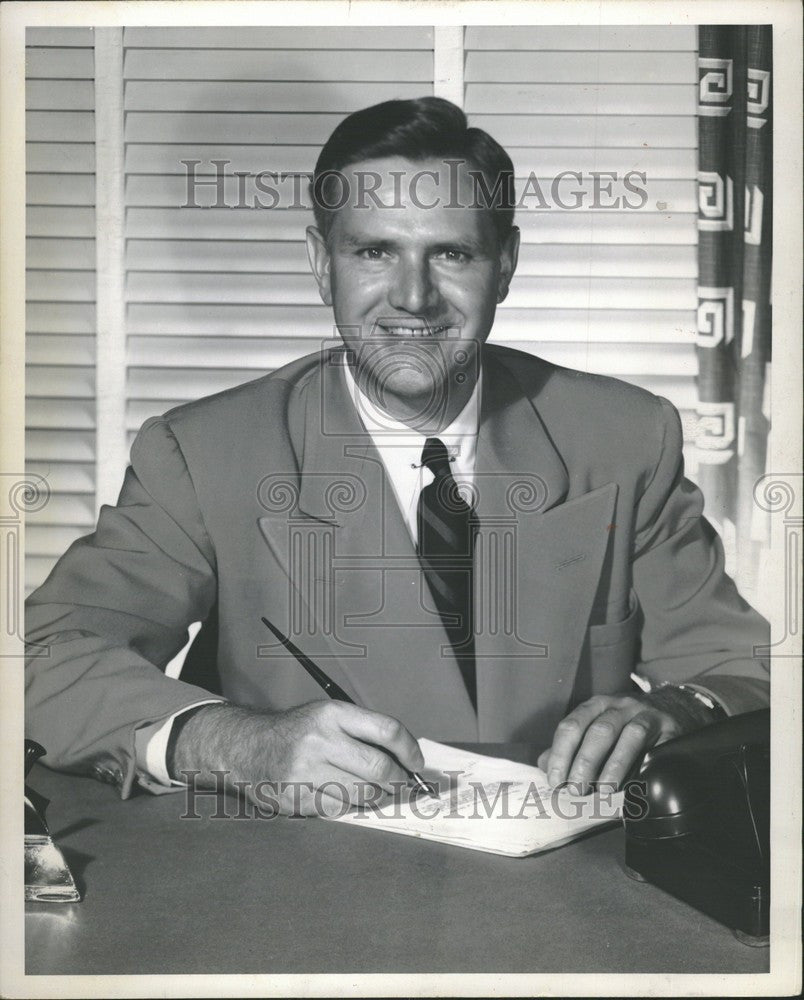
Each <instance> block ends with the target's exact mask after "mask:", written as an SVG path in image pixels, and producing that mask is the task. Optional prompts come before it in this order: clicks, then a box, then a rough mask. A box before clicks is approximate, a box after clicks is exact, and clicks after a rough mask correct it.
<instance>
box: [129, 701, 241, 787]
mask: <svg viewBox="0 0 804 1000" xmlns="http://www.w3.org/2000/svg"><path fill="white" fill-rule="evenodd" d="M221 704H224V700H223V699H222V698H207V699H206V700H205V701H196V702H193V704H192V705H187V706H186V707H185V708H182V709H180V710H179V711H178V712H174V713H173V715H171V716H170V717H169V718H168V719H165V720H164V721H163V722H155V723H152V724H151V725H150V726H141V727H140V728H139V729H137V731H136V732H135V734H134V747H135V755H136V763H137V780H138V782H139V783H140V784H141V785H142V786H143V788H147V789H148V791H150V792H155V793H157V794H159V793H160V792H166V791H170V790H171V789H173V788H183V787H184V785H185V782H183V781H176V780H175V779H174V778H171V777H170V775H169V774H168V769H167V746H168V740H169V739H170V733H171V730H172V729H173V723H174V722H175V720H176V719H177V718H178V717H179V716H180V715H184V714H185V712H190V711H192V710H193V709H194V708H200V707H201V706H202V705H221Z"/></svg>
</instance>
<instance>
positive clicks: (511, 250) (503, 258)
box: [497, 226, 519, 302]
mask: <svg viewBox="0 0 804 1000" xmlns="http://www.w3.org/2000/svg"><path fill="white" fill-rule="evenodd" d="M518 260H519V227H518V226H511V232H510V233H509V234H508V236H506V238H505V240H503V243H502V246H501V247H500V277H499V279H498V284H497V302H502V301H503V300H504V299H505V297H506V296H507V295H508V286H509V285H510V284H511V278H513V276H514V271H516V265H517V261H518Z"/></svg>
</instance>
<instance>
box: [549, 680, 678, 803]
mask: <svg viewBox="0 0 804 1000" xmlns="http://www.w3.org/2000/svg"><path fill="white" fill-rule="evenodd" d="M682 731H683V729H682V726H681V725H680V724H679V723H678V722H677V721H676V720H675V719H674V718H673V717H672V716H671V715H669V714H668V713H667V712H663V711H661V710H660V709H658V708H654V707H653V706H652V705H650V704H648V703H646V702H645V701H641V700H640V699H639V698H633V697H630V696H628V695H624V696H622V697H615V696H612V695H595V697H593V698H590V699H589V700H588V701H585V702H583V704H581V705H579V706H578V707H577V708H576V709H574V710H573V711H572V712H570V714H569V715H568V716H567V717H566V718H565V719H562V720H561V722H560V723H559V724H558V726H557V728H556V732H555V736H554V737H553V745H552V746H551V747H550V748H549V749H548V750H545V751H544V753H543V754H542V755H541V756H540V757H539V761H538V763H539V767H540V768H542V770H543V771H546V772H547V778H548V781H549V782H550V784H551V785H552V786H553V787H555V786H556V785H559V784H561V783H562V782H564V781H568V782H569V788H570V790H577V791H578V793H579V794H581V795H585V794H586V793H587V792H589V791H591V788H590V782H593V781H594V782H597V783H599V784H602V785H603V784H604V785H608V786H612V785H616V786H617V787H619V786H620V785H621V784H622V782H623V781H624V780H625V778H626V776H627V774H628V772H629V771H630V770H631V768H632V767H633V765H634V764H635V763H636V761H637V760H638V759H639V758H640V757H642V755H643V754H644V753H645V752H646V751H647V750H649V749H650V748H651V747H653V746H656V745H657V744H659V743H664V742H665V740H669V739H672V738H673V737H674V736H680V735H681V733H682Z"/></svg>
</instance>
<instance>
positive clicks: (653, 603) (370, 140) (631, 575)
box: [27, 98, 768, 812]
mask: <svg viewBox="0 0 804 1000" xmlns="http://www.w3.org/2000/svg"><path fill="white" fill-rule="evenodd" d="M312 191H313V195H314V207H315V215H316V226H315V227H311V228H310V229H309V230H308V232H307V242H308V252H309V258H310V263H311V267H312V270H313V272H314V275H315V279H316V281H317V282H318V287H319V290H320V294H321V297H322V299H323V301H324V302H325V303H327V304H328V305H331V306H332V310H333V313H334V320H335V325H336V327H337V330H338V334H339V337H340V339H341V341H342V344H341V346H340V347H339V348H332V347H327V348H326V349H325V350H323V351H321V352H320V353H318V354H315V355H312V356H309V357H305V358H302V359H301V360H299V361H296V362H294V363H292V364H290V365H288V366H287V367H285V368H283V369H280V370H279V371H275V372H272V373H271V374H269V375H267V376H265V377H264V378H262V379H259V380H257V381H255V382H251V383H249V384H247V385H244V386H241V387H238V388H236V389H233V390H230V391H227V392H224V393H221V394H218V395H216V396H213V397H210V398H207V399H203V400H199V401H197V402H195V403H191V404H189V405H186V406H182V407H178V408H177V409H175V410H172V411H170V412H169V413H167V414H165V415H164V416H162V417H158V418H154V419H152V420H149V421H148V422H147V423H146V424H145V425H144V427H143V428H142V430H141V431H140V434H139V435H138V437H137V440H136V441H135V443H134V445H133V448H132V453H131V466H130V467H129V469H128V470H127V472H126V477H125V481H124V484H123V488H122V492H121V494H120V499H119V502H118V504H117V506H116V507H113V508H111V507H106V508H104V509H103V511H102V513H101V515H100V518H99V521H98V526H97V530H96V531H95V533H94V534H92V535H90V536H88V537H87V538H84V539H81V540H79V541H78V542H76V543H75V544H74V545H73V546H72V547H71V548H70V549H69V551H68V552H67V553H66V554H65V556H64V557H63V558H62V560H61V561H60V562H59V564H58V565H57V567H56V569H55V570H54V571H53V573H52V574H51V576H50V577H49V578H48V580H47V581H46V582H45V583H44V584H43V586H42V587H40V588H39V590H37V591H36V592H35V593H34V594H33V595H32V596H31V598H30V599H29V602H28V618H27V622H28V638H29V642H31V643H32V646H31V654H32V655H31V657H30V660H29V665H28V696H27V708H28V734H29V735H30V736H31V737H32V738H34V739H36V740H39V741H41V742H43V743H44V744H45V745H46V747H47V749H48V760H49V762H50V764H51V766H55V767H60V768H64V769H68V770H74V771H85V772H88V773H94V774H95V775H96V776H97V777H100V778H102V779H104V780H109V781H111V782H113V783H116V784H118V785H119V786H120V787H121V790H122V793H123V795H124V796H125V795H128V794H129V793H130V790H131V788H132V785H133V784H134V782H135V781H136V780H139V782H140V784H142V785H143V786H145V787H147V788H149V789H151V790H153V791H161V790H167V789H169V788H171V787H176V786H177V779H180V778H181V775H182V772H183V771H185V770H188V769H190V770H194V771H198V772H201V774H202V776H208V775H209V773H210V772H211V771H214V770H221V771H225V772H226V773H227V775H228V778H227V780H228V782H229V786H230V787H240V788H241V789H245V790H246V791H247V792H248V793H252V794H253V792H252V790H253V789H254V788H256V787H257V786H258V784H259V782H261V781H266V780H267V781H272V782H287V783H289V785H288V786H287V788H288V790H287V792H286V794H285V795H284V796H283V797H282V808H283V809H284V810H286V811H291V810H301V811H302V812H311V811H314V809H315V808H316V803H317V804H318V805H319V806H320V804H321V801H323V800H324V799H326V797H327V796H331V797H333V798H339V796H340V794H341V792H340V789H345V790H346V794H347V795H348V796H349V797H350V799H352V798H354V797H356V796H358V795H359V789H360V785H361V783H363V782H372V783H376V784H379V785H381V786H384V787H386V788H388V787H390V784H391V783H392V782H394V781H401V780H404V779H405V777H406V775H407V773H408V772H409V771H415V770H418V769H419V768H421V766H422V758H421V753H420V751H419V747H418V744H417V742H416V737H421V736H427V737H430V738H433V739H440V740H455V741H459V740H462V741H476V740H482V741H484V742H494V741H497V742H505V741H510V740H526V741H529V742H531V743H532V744H534V745H535V746H536V747H537V748H539V749H540V750H542V751H543V752H542V754H541V758H540V763H541V764H542V766H544V767H545V768H546V770H547V772H548V776H549V777H550V779H551V781H553V782H554V783H558V782H560V781H562V780H564V779H569V780H571V781H573V782H578V784H579V786H580V787H585V786H586V785H587V784H588V783H589V782H590V781H594V780H603V781H607V782H608V781H614V782H619V781H622V779H623V778H624V777H625V775H626V774H627V772H628V770H629V769H630V768H631V766H632V765H633V764H634V762H635V761H637V760H638V759H639V757H640V755H641V754H642V753H644V751H645V750H646V749H648V748H649V747H650V746H652V745H654V744H656V743H657V742H661V741H662V740H665V739H667V738H669V737H671V736H673V735H677V734H679V733H681V732H684V731H688V730H690V729H694V728H696V727H699V726H703V725H706V724H708V723H709V722H711V721H714V720H715V719H717V718H720V717H722V716H723V715H725V714H735V713H740V712H743V711H748V710H751V709H753V708H758V707H764V706H765V705H767V703H768V683H767V664H766V663H764V662H763V661H761V660H759V659H758V658H757V657H756V656H755V655H754V649H755V646H759V645H764V644H767V642H768V629H767V623H765V622H764V620H763V619H762V618H761V617H760V616H759V615H757V614H756V612H754V611H753V610H752V609H751V608H750V607H749V606H748V605H747V604H746V603H745V602H744V601H743V600H742V599H741V598H740V596H739V595H738V593H737V591H736V589H735V587H734V584H733V583H732V581H731V580H730V579H729V578H728V577H727V576H726V574H725V572H724V568H723V552H722V547H721V545H720V542H719V540H718V538H717V535H716V534H715V532H714V531H713V529H712V528H711V526H710V525H709V524H708V523H707V521H706V520H705V519H704V518H703V517H702V506H703V502H702V497H701V495H700V493H699V491H698V490H697V488H696V487H694V486H693V485H692V484H691V483H690V482H689V481H688V480H686V479H685V478H684V475H683V462H682V452H681V445H682V438H681V429H680V423H679V418H678V415H677V413H676V412H675V410H674V409H673V407H672V406H671V404H670V403H668V402H667V401H666V400H664V399H661V398H659V397H656V396H653V395H651V394H650V393H648V392H645V391H642V390H640V389H637V388H634V387H632V386H630V385H626V384H624V383H622V382H619V381H617V380H613V379H606V378H602V377H599V376H591V375H586V374H583V373H580V372H575V371H570V370H567V369H563V368H559V367H557V366H555V365H552V364H549V363H547V362H545V361H543V360H541V359H539V358H538V357H533V356H530V355H526V354H522V353H520V352H517V351H512V350H509V349H505V348H502V347H495V346H493V345H489V344H487V340H488V338H489V335H490V333H491V330H492V326H493V322H494V316H495V310H496V307H497V305H498V303H499V302H501V301H502V300H503V299H504V298H505V296H506V294H507V292H508V288H509V284H510V282H511V280H512V278H513V275H514V271H515V269H516V264H517V252H518V244H519V234H518V230H517V229H516V227H515V226H514V210H513V205H514V175H513V167H512V165H511V160H510V158H509V157H508V155H507V154H506V152H505V151H504V150H503V149H502V147H501V146H499V144H498V143H496V142H495V141H494V140H493V139H492V138H491V137H490V136H489V135H487V134H486V133H484V132H482V131H481V130H479V129H472V128H468V127H467V122H466V119H465V116H464V115H463V112H461V111H460V109H458V108H457V107H455V106H454V105H452V104H450V103H449V102H447V101H444V100H440V99H437V98H422V99H420V100H416V101H393V102H388V103H386V104H382V105H378V106H376V107H373V108H368V109H365V110H363V111H360V112H357V113H355V114H354V115H350V116H349V117H348V118H346V119H345V120H344V121H343V122H342V123H341V125H340V126H339V127H338V128H337V129H336V130H335V132H334V133H333V135H332V136H331V138H330V139H329V141H328V142H327V144H326V146H325V147H324V149H323V150H322V152H321V155H320V157H319V161H318V164H317V167H316V172H315V177H314V182H313V185H312ZM263 615H264V616H266V617H267V618H268V619H269V620H270V621H271V622H272V623H273V624H274V625H275V626H276V627H277V628H278V629H279V630H280V631H281V632H283V633H285V634H286V635H289V636H290V637H291V638H292V639H293V641H294V642H295V643H296V645H297V646H299V647H301V648H302V650H303V652H304V653H306V654H307V655H308V656H310V657H311V658H312V659H313V660H315V661H316V662H317V663H318V664H319V665H320V666H321V667H322V668H323V669H324V670H325V671H326V673H327V674H328V675H329V676H330V677H331V678H332V679H333V680H335V681H336V682H337V684H338V685H340V687H342V688H343V689H344V690H345V691H346V692H347V694H348V695H349V696H350V697H351V698H352V699H353V700H354V701H355V702H356V703H357V704H348V703H345V702H332V701H326V700H322V692H321V690H320V688H319V687H317V686H316V684H315V683H314V682H313V680H312V679H311V678H310V677H309V676H308V674H307V673H306V672H305V671H304V670H302V669H301V667H300V666H299V665H298V663H297V662H296V661H295V660H294V659H293V658H292V657H291V656H289V654H288V653H287V652H286V651H285V649H284V648H283V647H282V645H280V644H277V643H276V642H274V640H273V638H272V636H271V635H270V634H269V633H268V632H267V631H266V630H265V628H264V626H263V625H262V623H261V617H262V616H263ZM194 621H202V622H204V627H203V629H202V632H201V635H200V636H199V639H198V640H197V642H196V644H195V645H194V647H193V649H192V650H191V652H190V655H189V656H188V658H187V662H186V664H185V667H184V670H183V673H182V677H181V679H178V680H177V679H174V678H171V677H167V676H165V674H164V668H165V665H166V664H167V663H168V662H169V661H170V660H171V658H172V657H173V656H174V655H175V654H176V653H177V651H178V650H180V649H181V647H182V645H184V643H185V641H186V636H187V627H188V625H189V624H190V623H192V622H194ZM632 674H636V675H638V676H641V678H643V681H642V683H641V686H640V687H637V686H636V685H635V684H634V683H633V682H632V680H631V676H632ZM651 687H652V690H649V691H648V693H644V689H646V688H651ZM358 705H363V706H366V707H358ZM334 789H337V791H333V790H334ZM318 791H320V792H321V794H319V795H318V796H317V794H316V793H317V792H318Z"/></svg>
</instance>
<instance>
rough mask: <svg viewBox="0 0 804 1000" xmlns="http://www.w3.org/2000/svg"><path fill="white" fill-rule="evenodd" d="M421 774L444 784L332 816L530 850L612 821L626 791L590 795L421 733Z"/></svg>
mask: <svg viewBox="0 0 804 1000" xmlns="http://www.w3.org/2000/svg"><path fill="white" fill-rule="evenodd" d="M419 746H420V747H421V750H422V753H423V754H424V760H425V770H424V772H423V775H422V776H423V777H424V778H425V779H426V780H428V781H432V782H434V783H435V784H436V785H437V786H438V788H439V792H440V794H439V797H438V799H437V800H436V799H434V798H431V797H429V796H427V795H418V796H411V795H407V796H397V797H395V798H394V799H393V800H390V801H388V802H387V803H384V804H383V805H381V806H380V805H377V804H367V805H366V806H364V807H362V808H361V807H356V808H354V809H351V810H350V811H349V812H347V813H345V814H344V815H342V816H338V817H332V818H333V820H334V821H335V822H340V823H353V824H355V825H359V826H364V827H366V828H369V829H376V830H385V831H388V832H391V833H401V834H404V835H405V836H409V837H422V838H424V839H426V840H437V841H439V842H441V843H445V844H454V845H455V846H457V847H468V848H470V849H472V850H477V851H488V852H491V853H493V854H505V855H508V856H510V857H525V856H526V855H528V854H535V853H537V852H538V851H545V850H548V849H550V848H553V847H558V846H560V845H561V844H565V843H567V842H568V841H570V840H574V839H575V838H576V837H579V836H581V835H582V834H583V833H586V832H587V831H588V830H590V829H592V828H593V827H597V826H600V825H604V824H607V823H612V822H615V821H617V820H618V819H619V817H620V815H621V812H622V803H623V793H622V792H613V791H608V792H607V791H605V790H601V791H600V792H599V793H595V794H593V795H586V796H577V795H572V794H570V793H569V792H568V791H567V790H561V791H558V790H555V789H551V788H550V786H549V784H548V782H547V776H546V775H545V773H544V771H542V770H541V769H540V768H538V767H531V766H528V765H526V764H517V763H515V762H514V761H510V760H501V759H500V758H497V757H486V756H483V755H482V754H476V753H472V752H469V751H466V750H456V749H454V748H453V747H448V746H445V745H444V744H442V743H436V742H434V741H432V740H424V739H423V740H420V741H419Z"/></svg>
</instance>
